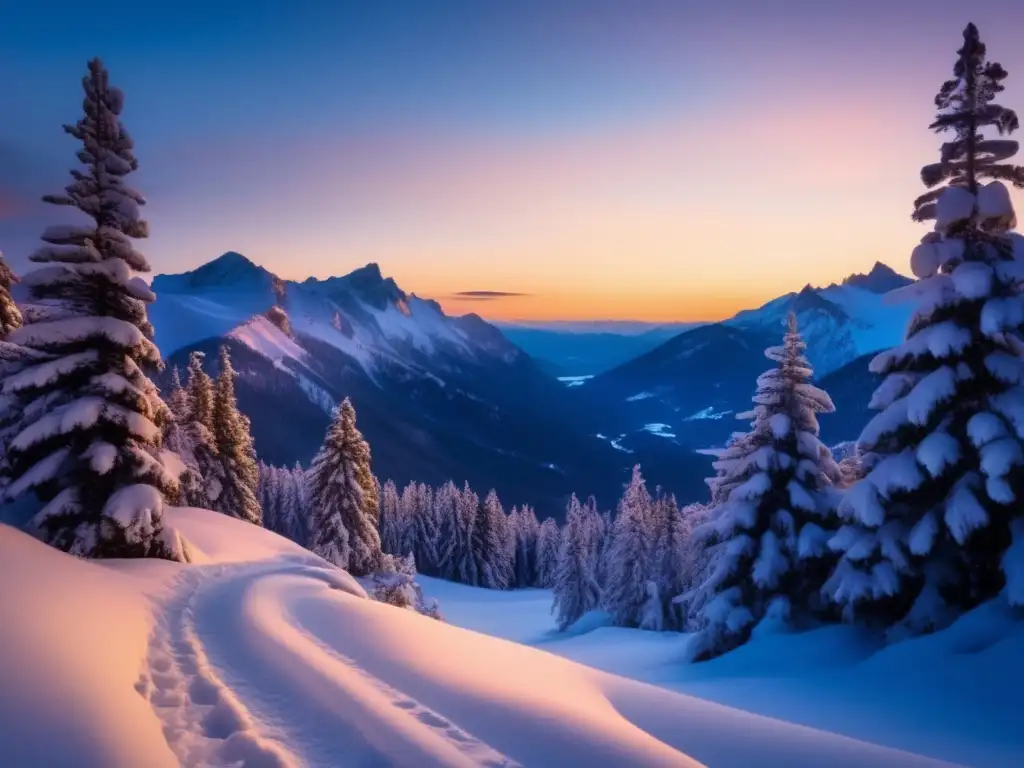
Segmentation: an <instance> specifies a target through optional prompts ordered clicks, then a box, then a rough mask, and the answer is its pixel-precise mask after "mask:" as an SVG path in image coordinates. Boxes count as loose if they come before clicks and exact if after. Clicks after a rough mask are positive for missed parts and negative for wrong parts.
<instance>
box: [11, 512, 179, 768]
mask: <svg viewBox="0 0 1024 768" xmlns="http://www.w3.org/2000/svg"><path fill="white" fill-rule="evenodd" d="M172 567H173V566H172ZM0 580H2V583H3V585H4V587H3V590H4V596H3V599H2V600H0V691H2V692H3V693H2V695H0V754H2V755H3V759H2V761H3V763H4V764H5V765H12V766H15V765H17V766H60V765H74V766H76V767H80V768H88V767H89V766H95V767H96V768H108V767H109V766H142V765H145V766H147V768H162V766H168V768H173V767H174V766H177V765H178V761H177V760H176V759H175V757H174V755H173V753H172V752H171V750H170V748H169V747H168V746H167V742H166V741H165V740H164V738H163V735H162V733H161V726H160V721H159V720H158V719H157V718H156V716H155V715H154V713H153V710H152V708H151V707H150V706H149V703H148V702H147V701H146V700H145V699H144V698H143V697H142V696H140V695H139V694H138V692H136V690H135V688H134V686H135V684H136V683H137V682H138V680H139V674H140V672H141V671H142V669H143V667H144V664H145V662H144V659H145V655H146V643H147V637H148V635H149V632H150V629H151V624H152V619H151V614H150V606H149V602H148V600H147V599H146V598H145V597H144V594H143V591H142V589H141V584H140V583H138V582H137V581H136V580H134V579H131V578H130V577H126V576H125V575H123V574H119V573H117V572H115V571H113V570H110V569H108V568H105V567H103V566H102V565H98V564H96V563H93V562H87V561H84V560H79V559H76V558H73V557H70V556H68V555H65V554H63V553H61V552H58V551H57V550H55V549H52V548H50V547H48V546H47V545H45V544H42V543H40V542H39V541H36V540H35V539H33V538H31V537H30V536H28V535H26V534H24V533H22V532H20V531H17V530H15V529H14V528H10V527H8V526H5V525H0Z"/></svg>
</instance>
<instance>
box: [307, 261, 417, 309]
mask: <svg viewBox="0 0 1024 768" xmlns="http://www.w3.org/2000/svg"><path fill="white" fill-rule="evenodd" d="M302 285H303V286H304V287H307V288H310V289H311V290H313V291H315V292H318V293H322V294H323V295H325V296H330V297H332V298H335V299H337V298H339V297H341V296H342V295H351V296H355V297H358V299H359V301H361V302H363V303H364V304H366V305H368V306H370V307H373V308H374V309H376V310H378V311H384V310H385V309H387V308H388V307H389V306H394V307H397V308H399V309H401V308H402V307H403V306H405V305H406V304H407V302H408V301H409V296H408V295H407V294H406V293H405V291H403V290H402V289H401V288H399V287H398V284H397V283H396V282H395V280H394V278H391V277H384V275H383V274H381V271H380V266H379V265H378V264H375V263H372V262H371V263H370V264H367V265H366V266H365V267H360V268H359V269H355V270H353V271H351V272H349V273H348V274H347V275H342V276H340V277H328V278H327V279H326V280H318V279H316V278H315V277H310V278H308V279H307V280H306V281H305V282H304V283H302ZM405 311H406V313H407V308H406V310H405Z"/></svg>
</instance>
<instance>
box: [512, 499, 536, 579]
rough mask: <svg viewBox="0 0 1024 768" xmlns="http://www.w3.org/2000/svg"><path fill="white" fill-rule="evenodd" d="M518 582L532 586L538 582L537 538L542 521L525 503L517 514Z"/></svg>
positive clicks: (516, 569) (516, 568)
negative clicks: (538, 519) (540, 521)
mask: <svg viewBox="0 0 1024 768" xmlns="http://www.w3.org/2000/svg"><path fill="white" fill-rule="evenodd" d="M515 520H516V528H515V530H516V560H515V572H516V584H518V586H520V587H532V586H534V585H535V584H536V583H537V547H538V543H537V539H538V536H539V535H540V523H538V522H537V513H536V512H534V511H533V508H532V507H530V506H529V505H526V504H524V505H523V507H522V508H521V509H520V510H519V512H518V514H517V515H516V518H515Z"/></svg>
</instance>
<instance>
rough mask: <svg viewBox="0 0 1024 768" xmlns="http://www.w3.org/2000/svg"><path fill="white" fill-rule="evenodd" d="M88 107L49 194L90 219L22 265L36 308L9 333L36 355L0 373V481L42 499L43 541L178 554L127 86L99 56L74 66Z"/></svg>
mask: <svg viewBox="0 0 1024 768" xmlns="http://www.w3.org/2000/svg"><path fill="white" fill-rule="evenodd" d="M82 85H83V88H84V91H85V98H84V100H83V109H84V115H83V116H82V118H81V119H80V120H78V122H77V123H75V124H74V125H66V126H64V130H65V132H66V133H68V134H69V135H71V136H72V137H74V138H75V139H77V140H79V141H80V142H81V148H80V149H79V151H78V159H79V160H80V162H81V163H82V167H81V168H76V169H74V170H73V171H72V172H71V176H72V181H71V183H70V184H68V185H67V186H66V187H65V188H64V193H63V194H59V195H49V196H47V197H45V198H44V200H45V201H46V202H49V203H52V204H55V205H60V206H68V207H73V208H77V209H78V210H79V211H80V212H81V213H82V214H84V215H85V216H86V217H88V218H89V219H91V221H90V222H89V223H88V224H74V225H62V226H53V227H49V228H47V229H46V230H45V231H44V233H43V236H42V239H43V241H44V242H45V243H46V245H44V246H43V247H41V248H40V249H39V250H37V251H36V252H35V253H34V254H32V256H31V257H30V258H31V260H32V261H34V262H36V263H37V264H41V265H42V266H41V267H40V268H38V269H36V270H35V271H33V272H31V273H29V274H28V275H26V276H25V278H24V282H25V284H26V286H27V287H28V289H29V291H30V294H31V298H32V300H33V302H35V303H37V304H39V305H41V306H42V307H44V308H45V311H41V312H40V313H38V314H35V315H33V317H32V318H30V321H29V322H27V323H26V324H25V325H23V326H22V327H21V328H18V329H15V330H13V331H12V332H11V333H10V336H9V340H10V341H11V342H13V343H16V344H18V345H21V346H24V347H27V348H29V350H31V351H33V352H34V353H36V354H35V355H34V358H35V359H34V360H33V361H32V363H31V364H29V365H28V366H27V367H26V368H25V369H24V370H22V371H20V372H19V373H18V374H15V375H13V376H11V377H8V378H7V379H6V380H5V382H4V391H5V392H6V393H7V394H8V395H16V396H17V397H18V398H19V401H20V406H21V410H22V415H23V416H24V421H23V422H22V427H21V428H20V429H19V430H18V433H17V434H16V435H13V436H12V438H11V440H10V443H9V450H8V459H9V467H8V472H9V476H10V479H11V483H10V485H9V486H8V492H9V493H10V494H12V495H13V496H18V495H20V494H23V493H25V492H26V491H29V490H31V489H35V491H36V493H37V495H38V496H39V497H40V499H41V500H42V501H43V502H44V507H43V509H42V510H41V511H40V512H39V513H38V515H37V516H36V518H35V521H34V522H35V524H36V525H37V527H38V528H39V529H40V531H41V533H42V535H43V536H44V537H45V538H46V540H47V541H49V542H50V543H51V544H53V545H55V546H57V547H59V548H60V549H64V550H67V551H70V552H74V553H77V554H81V555H87V556H95V557H138V556H156V557H164V558H174V559H180V558H182V557H183V556H184V553H183V551H182V550H181V549H180V548H179V547H178V545H177V543H176V541H175V537H173V536H170V535H165V534H164V531H163V523H162V512H161V510H162V506H163V501H164V496H165V495H166V494H170V495H172V496H173V495H174V494H175V493H176V491H177V479H176V478H175V477H174V476H173V473H171V472H168V471H167V470H166V469H165V468H164V466H163V465H162V463H161V461H160V458H159V455H160V454H159V450H160V442H161V433H160V428H159V424H160V422H161V420H162V417H163V414H164V409H165V406H164V405H163V402H162V401H161V400H160V397H159V395H158V393H157V390H156V388H155V387H154V386H153V384H152V382H151V381H150V380H149V378H148V377H147V376H146V373H145V371H146V370H148V369H155V368H158V367H159V366H160V365H161V360H160V353H159V351H158V350H157V348H156V346H154V344H153V342H152V338H153V328H152V326H151V325H150V323H149V321H148V320H147V317H146V305H147V304H148V303H149V302H151V301H153V300H154V298H155V297H154V295H153V293H152V291H150V289H149V287H148V286H147V285H146V283H145V282H144V281H143V280H142V278H141V277H139V276H138V273H141V272H148V271H149V269H150V267H149V263H148V262H147V261H146V258H145V257H144V256H143V255H142V254H141V253H140V252H138V251H137V250H135V247H134V245H133V243H132V240H133V239H136V238H143V237H146V236H147V235H148V227H147V225H146V222H145V221H143V219H142V218H141V216H140V213H139V206H140V205H142V204H143V203H144V202H145V200H144V199H143V197H142V195H141V194H140V193H139V192H137V191H136V190H135V189H133V188H132V187H131V186H130V185H129V184H128V183H127V182H126V180H125V177H126V176H128V175H129V174H130V173H132V172H133V171H134V170H135V169H136V168H137V167H138V162H137V161H136V159H135V155H134V152H133V143H132V140H131V137H130V136H129V135H128V132H127V131H126V130H125V128H124V126H123V125H122V124H121V120H120V115H121V111H122V108H123V106H124V96H123V94H122V93H121V91H120V90H118V89H117V88H114V87H112V86H111V85H110V84H109V82H108V76H107V70H106V69H105V68H104V66H103V64H102V63H101V62H100V61H99V59H94V60H92V61H90V62H89V72H88V74H87V75H86V76H85V77H84V78H83V80H82Z"/></svg>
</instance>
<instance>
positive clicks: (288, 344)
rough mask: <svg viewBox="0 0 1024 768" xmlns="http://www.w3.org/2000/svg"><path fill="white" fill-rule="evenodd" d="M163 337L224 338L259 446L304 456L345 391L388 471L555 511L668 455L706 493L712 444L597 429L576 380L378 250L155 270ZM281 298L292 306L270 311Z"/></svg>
mask: <svg viewBox="0 0 1024 768" xmlns="http://www.w3.org/2000/svg"><path fill="white" fill-rule="evenodd" d="M153 289H154V291H155V293H156V294H157V301H156V302H155V303H154V304H153V305H152V306H151V308H150V320H151V321H152V323H153V325H154V327H155V329H156V342H157V344H158V346H159V347H160V348H161V351H162V352H163V354H164V357H165V359H166V360H168V361H169V364H170V365H169V367H168V370H169V369H170V367H172V366H174V365H177V366H181V367H183V366H184V365H185V363H186V361H187V358H188V355H189V353H190V352H191V350H193V349H199V350H202V351H204V352H206V353H207V355H208V361H209V365H210V367H211V369H213V367H214V366H215V364H216V354H215V352H216V350H217V348H218V347H219V346H220V345H221V344H227V345H228V346H229V347H230V348H231V350H232V359H233V361H234V364H235V367H236V368H237V369H238V370H239V372H240V378H239V382H238V397H239V402H240V405H241V407H242V409H243V410H244V411H245V413H246V414H247V415H249V417H250V419H251V421H252V429H253V435H254V437H255V440H256V448H257V451H258V452H259V454H260V456H261V458H263V459H264V460H265V461H268V462H270V463H274V464H292V463H294V462H295V461H301V462H302V463H304V464H305V463H308V462H309V460H310V459H311V457H312V456H313V454H314V453H315V451H316V449H317V448H318V447H319V445H320V442H321V440H322V438H323V433H324V429H325V428H326V426H327V424H328V419H329V415H330V410H331V408H332V407H333V406H334V405H335V404H337V403H338V402H339V401H340V400H341V399H342V398H344V397H351V398H352V400H353V402H354V404H355V406H356V409H357V412H358V417H359V427H360V429H362V430H363V432H364V433H365V434H366V435H367V437H368V439H369V440H370V443H371V446H372V449H373V453H374V467H375V470H376V471H377V473H378V475H379V476H380V477H381V478H382V480H383V479H387V478H392V479H394V480H395V481H396V482H399V483H404V482H408V481H409V480H417V481H422V482H427V483H431V484H439V483H441V482H443V481H445V480H447V479H454V480H456V481H457V482H462V481H463V480H468V481H469V482H470V483H471V484H472V485H473V486H474V487H476V488H478V489H480V490H487V489H488V488H490V487H492V486H493V487H496V488H497V490H498V491H499V493H500V494H501V495H502V498H503V499H504V500H505V501H506V502H507V503H508V504H513V503H531V504H534V505H535V506H537V507H538V508H539V509H540V510H541V511H542V512H544V513H546V514H558V513H559V512H560V511H561V509H562V507H563V505H564V502H565V500H566V498H567V497H568V495H569V494H570V493H571V492H574V491H575V492H579V493H583V494H589V493H594V494H596V495H598V497H599V499H600V500H601V501H602V502H603V503H605V504H608V505H610V504H612V503H614V500H615V499H616V498H617V497H618V494H619V493H620V491H621V487H622V484H623V483H624V482H625V481H626V480H628V472H629V469H630V467H631V466H632V463H633V462H635V461H642V462H644V463H645V466H650V467H652V471H653V469H654V468H658V467H662V468H663V469H664V471H666V472H667V471H669V470H670V469H671V471H672V473H673V481H674V485H673V489H675V490H678V491H679V492H680V493H698V492H700V490H701V486H700V482H701V478H702V477H703V475H704V473H705V472H706V461H705V460H704V459H703V457H696V456H693V455H691V454H688V453H687V452H686V451H685V450H683V449H681V448H680V447H678V446H674V447H671V448H669V447H668V446H666V445H664V444H661V443H659V442H656V443H653V444H650V445H649V446H648V447H647V448H646V449H644V450H643V451H641V452H639V453H638V454H633V455H628V454H625V453H623V452H622V451H620V450H617V449H616V448H615V447H613V446H612V445H610V444H609V443H608V442H607V441H606V440H603V439H601V438H598V437H596V434H595V430H594V429H592V428H591V425H590V424H589V423H588V421H587V420H588V419H589V412H588V411H587V409H585V408H582V407H581V406H580V401H578V400H576V399H575V398H574V397H573V396H572V393H571V392H569V391H568V390H567V389H566V388H565V387H564V386H563V385H561V384H560V383H559V382H558V381H557V380H556V379H555V378H553V377H552V376H551V375H550V374H549V373H548V372H546V371H545V370H543V369H542V368H541V367H540V366H539V365H538V364H537V363H536V362H535V361H534V360H533V359H532V358H531V357H530V356H529V355H527V354H526V353H525V352H523V351H522V350H521V349H520V348H519V347H517V346H516V345H515V344H513V343H512V342H511V341H509V340H508V339H507V338H506V337H505V336H504V335H503V334H502V333H501V332H500V331H499V330H498V329H497V328H495V327H494V326H492V325H490V324H488V323H487V322H485V321H484V320H482V319H481V318H480V317H478V316H476V315H466V316H463V317H451V316H448V315H446V314H445V313H444V312H443V311H442V309H441V308H440V306H439V305H438V304H437V303H436V302H433V301H430V300H427V299H421V298H419V297H417V296H415V295H412V294H407V293H405V292H404V291H402V290H401V289H400V288H399V287H398V286H397V285H396V284H395V282H394V280H392V279H390V278H386V277H384V276H383V275H382V274H381V272H380V269H379V268H378V267H377V265H375V264H370V265H367V266H366V267H363V268H361V269H357V270H355V271H354V272H352V273H350V274H348V275H345V276H342V277H333V278H328V279H326V280H316V279H312V278H311V279H308V280H305V281H303V282H293V281H286V280H281V279H280V278H278V277H277V276H275V275H273V274H272V273H270V272H269V271H267V270H266V269H264V268H262V267H260V266H257V265H256V264H254V263H252V262H251V261H249V260H248V259H246V258H245V257H244V256H242V255H240V254H237V253H226V254H224V255H223V256H221V257H220V258H218V259H216V260H214V261H212V262H210V263H208V264H205V265H203V266H201V267H199V268H198V269H196V270H193V271H191V272H186V273H184V274H179V275H159V276H157V277H155V278H154V280H153ZM273 307H278V308H280V310H282V311H280V312H279V311H271V309H272V308H273Z"/></svg>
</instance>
